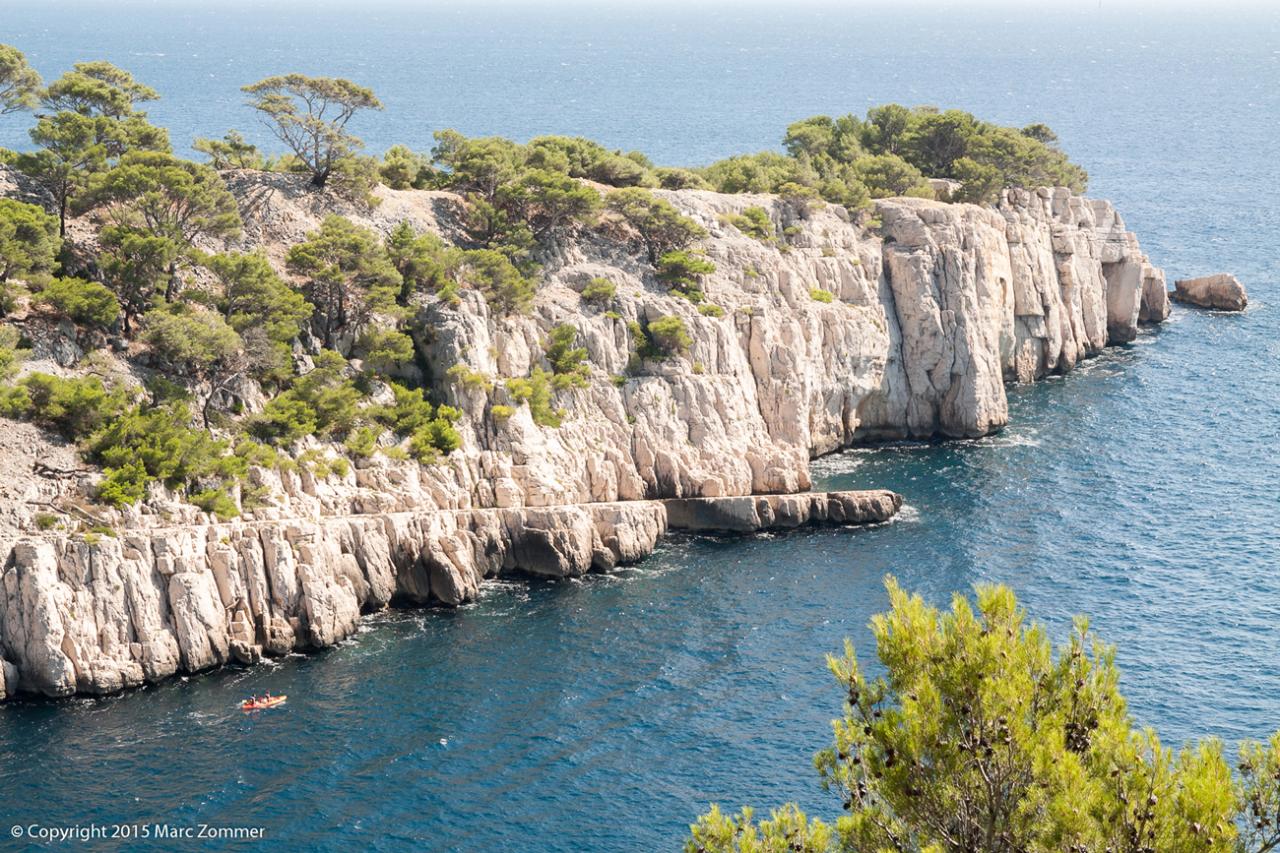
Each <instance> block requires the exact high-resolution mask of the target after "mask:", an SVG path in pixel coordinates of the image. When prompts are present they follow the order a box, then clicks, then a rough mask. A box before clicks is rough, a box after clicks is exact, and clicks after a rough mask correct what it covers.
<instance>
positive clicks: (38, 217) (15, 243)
mask: <svg viewBox="0 0 1280 853" xmlns="http://www.w3.org/2000/svg"><path fill="white" fill-rule="evenodd" d="M3 47H4V46H3V45H0V63H2V62H3V55H4V54H3ZM0 67H2V65H0ZM61 246H62V240H61V239H60V238H59V237H58V220H57V218H56V217H53V216H50V215H49V214H47V213H45V212H44V210H43V208H40V207H37V206H36V205H34V204H24V203H23V202H20V201H14V200H13V199H10V198H0V284H2V283H4V282H6V281H8V280H9V279H10V278H24V277H26V276H29V275H31V274H32V273H43V272H48V271H49V270H51V269H53V264H54V260H55V258H56V257H57V255H58V249H59V248H60V247H61Z"/></svg>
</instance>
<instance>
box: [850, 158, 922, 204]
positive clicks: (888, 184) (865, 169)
mask: <svg viewBox="0 0 1280 853" xmlns="http://www.w3.org/2000/svg"><path fill="white" fill-rule="evenodd" d="M853 171H854V174H855V175H857V177H858V180H860V181H861V182H862V184H863V186H865V187H866V188H867V192H868V193H870V194H871V197H872V198H888V197H889V196H904V195H905V196H918V197H920V198H933V188H932V187H931V186H930V185H929V182H928V181H927V180H925V177H924V175H923V174H921V172H920V170H919V169H917V168H916V167H915V166H912V165H911V164H910V163H908V162H907V161H906V160H903V159H902V158H901V157H899V156H898V155H897V154H868V155H866V156H864V157H859V158H858V159H857V160H854V161H853Z"/></svg>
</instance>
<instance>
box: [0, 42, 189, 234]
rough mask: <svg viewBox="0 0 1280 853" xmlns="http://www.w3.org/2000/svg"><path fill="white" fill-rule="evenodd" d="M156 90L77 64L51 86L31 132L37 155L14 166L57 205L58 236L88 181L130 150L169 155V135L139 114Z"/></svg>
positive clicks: (100, 65)
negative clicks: (34, 181)
mask: <svg viewBox="0 0 1280 853" xmlns="http://www.w3.org/2000/svg"><path fill="white" fill-rule="evenodd" d="M157 97H158V95H157V94H156V92H155V90H153V89H151V88H149V87H147V86H144V85H142V84H141V83H139V82H137V81H136V80H134V79H133V75H131V74H129V72H127V71H124V70H122V69H120V68H116V67H115V66H114V65H112V64H111V63H109V62H80V63H77V64H76V65H75V67H74V68H73V70H71V71H69V72H67V73H66V74H64V75H63V76H62V77H60V78H58V79H57V80H55V81H54V82H53V83H51V84H50V85H49V88H48V89H47V90H45V92H44V93H43V94H42V96H41V102H42V107H43V110H42V112H41V113H40V114H39V116H38V117H37V121H36V124H35V126H34V127H33V128H31V131H30V135H31V140H32V142H34V143H35V144H36V146H37V147H38V150H37V151H34V152H30V153H24V154H20V155H18V156H17V158H16V159H15V161H14V165H16V166H17V167H18V169H20V170H21V171H23V172H26V173H27V174H28V175H31V176H32V177H34V178H36V179H37V180H38V181H40V182H41V183H42V184H44V185H45V187H46V188H48V190H49V191H50V192H51V193H52V194H53V196H54V199H55V200H56V201H57V204H58V219H59V233H60V234H62V235H65V234H66V220H67V213H68V209H69V205H70V203H71V201H72V200H73V199H74V198H76V197H77V196H78V195H79V194H80V193H82V192H83V191H84V189H85V188H86V187H87V186H88V183H89V179H90V177H91V176H92V175H93V174H94V173H96V172H99V171H101V170H103V169H105V168H107V167H108V166H110V165H112V164H113V163H114V162H115V161H116V160H117V159H119V158H120V157H121V156H122V155H124V154H125V153H126V152H129V151H161V152H164V151H168V150H169V135H168V133H166V132H165V131H164V130H162V129H161V128H158V127H155V126H154V125H152V124H151V123H150V122H148V121H147V116H146V113H145V112H142V111H141V110H139V109H137V105H138V104H139V103H142V102H146V101H151V100H155V99H156V98H157Z"/></svg>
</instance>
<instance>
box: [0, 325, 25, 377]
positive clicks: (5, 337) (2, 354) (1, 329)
mask: <svg viewBox="0 0 1280 853" xmlns="http://www.w3.org/2000/svg"><path fill="white" fill-rule="evenodd" d="M19 342H20V336H19V335H18V330H17V329H15V328H14V327H13V326H0V380H4V379H8V378H9V377H10V376H11V375H12V374H13V372H14V370H15V369H17V366H18V363H19V362H21V361H22V360H23V359H24V358H26V356H27V351H26V350H24V349H22V348H21V347H20V346H19Z"/></svg>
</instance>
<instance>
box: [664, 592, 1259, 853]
mask: <svg viewBox="0 0 1280 853" xmlns="http://www.w3.org/2000/svg"><path fill="white" fill-rule="evenodd" d="M886 583H887V586H888V590H889V600H890V604H891V608H890V610H889V612H887V613H884V614H881V615H879V616H876V617H875V619H874V620H873V622H872V630H873V633H874V635H875V638H876V652H877V655H878V657H879V659H880V662H881V664H882V665H883V667H884V670H885V675H884V676H882V677H879V678H875V679H871V678H868V677H867V675H866V674H865V673H864V671H863V669H862V667H861V666H860V665H859V664H858V660H857V656H856V655H855V653H854V650H853V646H852V645H851V644H848V643H846V647H845V652H844V656H843V657H838V658H837V657H831V658H830V659H829V666H830V668H831V672H832V673H833V674H834V675H835V677H836V679H837V681H838V682H839V683H840V685H841V687H842V689H843V690H844V691H845V700H846V701H845V705H844V714H843V715H842V717H841V718H840V719H837V720H835V721H834V722H833V729H834V743H833V744H832V746H831V747H829V748H828V749H825V750H823V751H822V752H820V753H818V755H817V756H816V757H815V759H814V764H815V766H816V768H817V770H818V773H819V775H820V776H821V779H822V784H823V787H824V788H826V789H827V790H830V791H832V792H834V793H835V794H836V795H837V797H838V798H839V802H840V804H841V805H842V806H843V811H844V814H842V815H841V816H840V817H839V818H838V819H837V820H836V821H835V823H834V824H829V823H824V822H822V821H820V820H817V819H811V818H809V817H808V816H806V815H805V814H804V813H803V812H801V811H800V810H799V809H798V808H797V807H796V806H795V805H790V804H789V805H786V806H783V807H782V808H781V809H778V810H776V811H774V812H773V813H772V814H771V816H770V818H769V819H768V820H763V821H759V822H757V821H756V820H755V819H754V816H753V813H752V810H751V809H743V810H742V811H741V812H740V813H738V814H736V815H733V816H730V815H726V814H725V813H723V812H721V811H720V809H719V808H718V807H716V806H712V808H711V811H709V812H708V813H707V814H705V815H703V816H702V817H700V818H699V819H698V821H697V823H695V824H694V825H693V826H692V827H691V830H692V834H691V837H690V838H689V840H688V841H687V842H686V844H685V850H686V851H691V853H692V852H693V851H698V853H702V851H706V853H730V851H741V853H755V851H760V853H766V851H767V852H768V853H773V851H779V853H781V851H809V852H810V853H817V851H849V853H853V851H857V853H880V851H904V853H905V851H928V853H943V851H946V853H962V851H972V853H1005V851H1008V853H1014V851H1043V852H1044V853H1049V852H1050V851H1072V853H1075V851H1079V852H1080V853H1084V851H1090V853H1092V851H1097V853H1104V851H1106V853H1169V852H1170V851H1187V853H1190V851H1223V853H1228V852H1229V851H1248V853H1262V851H1268V850H1274V849H1277V848H1278V847H1280V733H1278V734H1276V735H1274V736H1273V737H1272V739H1271V741H1270V743H1269V744H1265V745H1264V744H1256V743H1248V744H1245V745H1243V746H1242V747H1241V750H1240V759H1239V765H1238V767H1239V773H1238V774H1237V775H1234V776H1233V774H1232V771H1231V768H1230V767H1229V766H1228V763H1227V760H1226V758H1225V757H1224V754H1223V748H1222V745H1221V744H1220V743H1219V742H1217V741H1216V740H1208V741H1205V742H1203V743H1199V744H1193V745H1189V746H1186V747H1184V748H1183V749H1182V750H1178V751H1175V750H1171V749H1169V748H1166V747H1164V746H1163V745H1162V744H1161V743H1160V740H1159V738H1158V737H1157V735H1156V733H1155V732H1154V731H1152V730H1151V729H1138V728H1135V726H1134V722H1133V720H1132V718H1131V717H1130V716H1129V713H1128V710H1127V709H1126V706H1125V701H1124V699H1123V697H1122V696H1121V695H1120V692H1119V690H1118V687H1117V681H1118V673H1117V670H1116V667H1115V662H1114V650H1113V649H1112V648H1111V647H1108V646H1105V645H1103V644H1102V643H1100V642H1099V641H1098V639H1097V638H1096V637H1095V636H1094V635H1093V634H1091V633H1090V631H1089V628H1088V624H1087V622H1085V620H1083V619H1080V620H1077V622H1076V625H1075V629H1074V630H1073V632H1072V634H1071V637H1070V639H1069V640H1068V642H1067V644H1066V645H1065V646H1064V647H1063V648H1061V649H1060V650H1059V652H1058V654H1057V655H1056V657H1055V655H1054V652H1053V647H1052V644H1051V642H1050V640H1049V638H1048V636H1047V635H1046V634H1045V632H1044V630H1043V629H1042V628H1041V627H1040V626H1038V625H1035V624H1028V623H1027V622H1026V620H1025V617H1024V613H1023V611H1022V610H1020V609H1019V608H1018V605H1017V601H1016V599H1015V597H1014V594H1013V593H1012V592H1011V591H1010V590H1009V589H1008V588H1006V587H1001V586H984V587H979V588H978V590H977V601H976V605H977V609H976V612H975V610H974V607H973V606H972V605H971V604H970V603H969V601H967V600H966V599H965V598H964V597H962V596H956V598H955V600H954V601H953V602H952V606H951V610H950V611H948V612H942V611H939V610H938V609H937V608H934V607H931V606H929V605H926V604H925V603H924V601H923V600H921V598H920V597H919V596H910V595H908V594H907V593H905V592H904V591H903V590H902V589H901V588H900V587H899V586H898V584H897V582H896V581H895V580H894V579H893V578H889V579H888V580H887V582H886Z"/></svg>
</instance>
